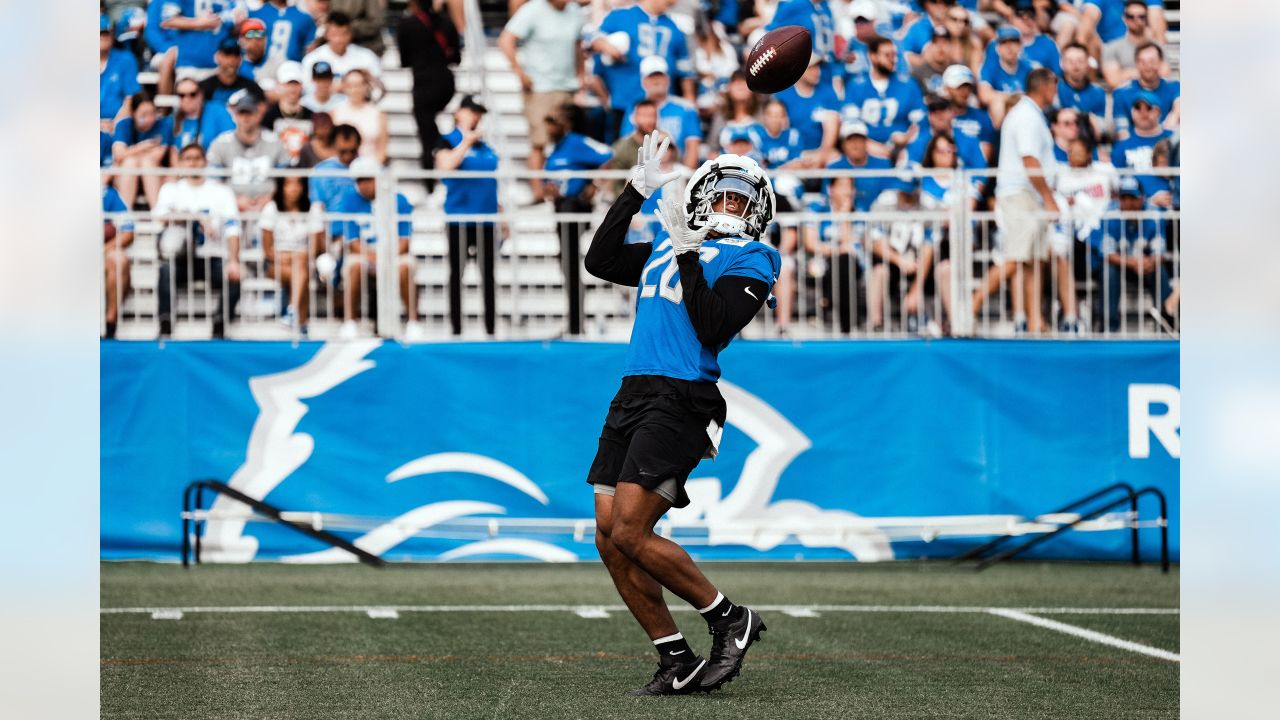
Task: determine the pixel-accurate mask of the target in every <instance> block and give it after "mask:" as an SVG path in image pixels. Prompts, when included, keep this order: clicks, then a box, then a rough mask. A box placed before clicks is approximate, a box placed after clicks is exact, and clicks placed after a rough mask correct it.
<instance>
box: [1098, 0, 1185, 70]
mask: <svg viewBox="0 0 1280 720" xmlns="http://www.w3.org/2000/svg"><path fill="white" fill-rule="evenodd" d="M1149 17H1150V13H1149V12H1148V11H1147V3H1146V0H1125V4H1124V24H1125V34H1124V35H1121V36H1120V37H1118V38H1116V39H1115V40H1112V41H1111V42H1109V43H1107V44H1106V45H1104V46H1103V48H1102V77H1103V79H1104V80H1106V83H1107V87H1109V88H1111V89H1112V90H1114V89H1116V88H1118V87H1120V86H1121V85H1123V84H1125V83H1127V82H1129V81H1130V80H1134V79H1136V78H1137V77H1138V63H1137V61H1136V60H1135V59H1134V54H1135V52H1136V51H1137V49H1138V47H1139V46H1140V45H1145V44H1147V43H1148V42H1151V41H1152V40H1153V37H1154V36H1153V34H1152V32H1151V28H1150V26H1149V25H1148V19H1149ZM1168 72H1169V68H1168V66H1167V65H1166V66H1164V67H1162V68H1161V74H1162V75H1166V74H1168Z"/></svg>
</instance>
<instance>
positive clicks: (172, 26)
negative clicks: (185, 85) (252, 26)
mask: <svg viewBox="0 0 1280 720" xmlns="http://www.w3.org/2000/svg"><path fill="white" fill-rule="evenodd" d="M197 13H199V14H197ZM247 16H248V12H247V10H246V9H245V6H244V3H243V2H241V1H240V0H182V5H181V10H180V12H179V14H177V15H174V16H172V17H170V18H169V19H167V20H165V21H164V22H162V23H161V27H162V28H164V29H166V30H176V31H177V36H176V38H175V40H174V42H175V45H176V46H177V48H178V59H177V66H178V69H184V68H192V69H195V70H208V69H210V68H212V67H214V66H215V61H214V57H213V55H214V53H215V52H216V51H217V49H218V48H219V47H220V46H221V45H222V42H223V41H224V40H227V39H231V40H235V32H234V31H235V27H236V24H237V23H239V22H240V21H241V20H243V19H245V18H246V17H247Z"/></svg>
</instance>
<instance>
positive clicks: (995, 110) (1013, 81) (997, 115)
mask: <svg viewBox="0 0 1280 720" xmlns="http://www.w3.org/2000/svg"><path fill="white" fill-rule="evenodd" d="M1033 69H1034V68H1032V67H1031V63H1030V62H1029V61H1028V60H1027V59H1026V57H1024V56H1023V53H1022V31H1020V30H1018V28H1016V27H1012V26H1009V25H1006V26H1004V27H1002V28H1000V30H999V31H997V32H996V52H995V55H988V56H987V59H986V62H984V63H983V64H982V84H981V85H979V86H978V99H979V100H981V101H982V104H983V105H985V106H986V107H987V110H988V111H989V112H990V113H991V121H992V122H994V123H995V124H996V125H1000V124H1001V121H1002V120H1003V119H1004V114H1005V110H1006V107H1007V105H1008V102H1009V98H1010V96H1012V95H1016V94H1018V93H1021V92H1024V91H1025V90H1026V86H1027V76H1028V75H1030V73H1031V71H1032V70H1033ZM1050 72H1053V71H1052V70H1050Z"/></svg>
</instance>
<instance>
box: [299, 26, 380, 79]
mask: <svg viewBox="0 0 1280 720" xmlns="http://www.w3.org/2000/svg"><path fill="white" fill-rule="evenodd" d="M324 39H325V43H324V44H323V45H321V46H320V47H318V48H316V49H315V50H312V51H311V52H309V53H307V55H306V57H304V58H303V59H302V71H303V74H304V75H310V74H311V69H312V68H313V67H315V64H316V63H318V62H326V63H329V67H330V68H332V69H333V74H334V76H335V77H337V78H339V79H341V78H342V76H344V75H346V74H347V72H348V71H350V70H354V69H356V68H359V69H361V70H365V71H366V72H368V73H369V74H370V75H372V76H373V77H374V78H376V79H380V78H381V77H382V60H381V59H380V58H379V57H378V55H377V53H375V52H373V51H372V50H370V49H368V48H365V47H361V46H359V45H356V44H354V43H353V42H352V30H351V17H350V16H348V15H347V14H346V13H341V12H331V13H329V21H328V23H327V24H326V25H325V31H324Z"/></svg>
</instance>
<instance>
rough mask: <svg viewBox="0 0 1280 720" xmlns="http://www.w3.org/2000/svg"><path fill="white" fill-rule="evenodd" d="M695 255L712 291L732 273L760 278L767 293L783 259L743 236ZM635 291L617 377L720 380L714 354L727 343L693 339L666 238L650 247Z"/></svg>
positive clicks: (765, 245) (712, 243)
mask: <svg viewBox="0 0 1280 720" xmlns="http://www.w3.org/2000/svg"><path fill="white" fill-rule="evenodd" d="M698 256H699V260H700V261H701V263H702V276H703V277H704V278H705V279H706V281H707V285H708V286H709V287H712V288H714V287H715V284H716V281H718V280H719V279H720V278H722V277H725V276H726V275H736V276H739V277H746V278H752V279H755V280H760V281H761V282H763V283H765V284H767V285H768V286H769V288H770V290H772V289H773V284H774V283H775V282H776V281H777V278H778V272H779V271H780V270H781V269H782V256H781V255H779V254H778V251H777V250H775V249H773V246H771V245H769V244H768V243H763V242H759V241H755V240H747V239H744V238H721V239H718V240H708V241H706V242H704V243H703V244H702V249H701V250H700V251H699V252H698ZM638 290H639V291H638V292H637V293H636V320H635V324H634V326H633V327H632V330H631V343H630V344H629V345H628V346H627V359H626V364H625V365H624V366H623V370H622V374H623V375H624V376H627V375H661V376H663V377H670V378H677V379H680V380H692V381H703V382H715V381H716V380H718V379H720V363H719V361H718V359H717V356H718V355H719V354H720V351H721V350H724V348H725V347H727V346H728V343H725V345H723V346H721V347H718V348H707V347H705V346H703V344H702V342H701V341H699V340H698V334H697V332H696V331H695V330H694V329H693V322H692V321H690V320H689V313H688V311H687V310H686V309H685V307H684V296H683V294H682V288H681V287H680V270H679V267H678V266H677V265H676V259H675V253H674V252H672V249H671V240H670V239H669V238H668V239H665V240H662V241H661V242H659V243H655V244H654V246H653V250H652V251H651V252H650V255H649V260H648V262H647V263H646V264H645V266H644V271H643V272H642V273H641V277H640V287H639V288H638ZM761 299H763V298H761Z"/></svg>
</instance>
